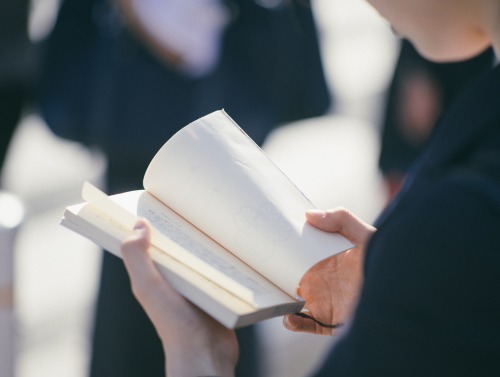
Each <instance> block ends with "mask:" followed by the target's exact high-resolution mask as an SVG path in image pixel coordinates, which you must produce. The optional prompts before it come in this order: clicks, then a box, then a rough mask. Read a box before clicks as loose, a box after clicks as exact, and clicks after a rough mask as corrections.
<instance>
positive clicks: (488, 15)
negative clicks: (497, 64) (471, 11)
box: [483, 0, 500, 60]
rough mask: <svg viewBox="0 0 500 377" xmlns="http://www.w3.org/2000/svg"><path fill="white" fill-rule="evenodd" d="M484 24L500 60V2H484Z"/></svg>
mask: <svg viewBox="0 0 500 377" xmlns="http://www.w3.org/2000/svg"><path fill="white" fill-rule="evenodd" d="M484 4H485V6H484V12H483V22H484V30H485V32H486V33H487V34H488V37H489V39H490V42H491V45H492V47H493V49H494V50H495V55H496V57H497V60H500V1H498V0H490V1H484Z"/></svg>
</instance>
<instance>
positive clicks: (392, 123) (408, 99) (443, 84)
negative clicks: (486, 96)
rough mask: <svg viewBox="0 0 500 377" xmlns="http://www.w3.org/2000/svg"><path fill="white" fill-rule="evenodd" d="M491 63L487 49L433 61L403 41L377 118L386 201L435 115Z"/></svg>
mask: <svg viewBox="0 0 500 377" xmlns="http://www.w3.org/2000/svg"><path fill="white" fill-rule="evenodd" d="M493 64H494V53H493V50H492V49H487V50H486V51H485V52H483V53H482V54H480V55H479V56H476V57H473V58H471V59H468V60H466V61H462V62H452V63H437V62H433V61H430V60H427V59H425V58H424V57H422V56H421V55H420V54H419V53H418V51H417V50H416V49H415V47H413V45H412V44H411V43H410V42H409V41H408V40H402V42H401V47H400V53H399V57H398V60H397V63H396V67H395V71H394V75H393V78H392V82H391V84H390V88H389V92H388V95H387V103H386V106H385V112H384V119H383V123H382V141H381V149H380V158H379V167H380V170H381V171H382V174H383V177H384V181H385V183H386V186H387V191H388V200H390V199H392V198H393V197H394V195H396V193H397V192H398V191H399V189H400V187H401V185H402V184H403V180H404V177H405V175H406V172H407V171H408V169H409V167H410V166H411V164H412V163H413V162H414V160H415V159H416V158H417V156H418V154H419V153H420V151H421V150H422V149H423V147H424V145H425V143H426V142H427V140H428V138H429V135H430V134H431V132H432V129H433V127H434V124H435V123H436V121H437V119H438V118H439V117H440V116H441V114H442V113H443V112H444V111H445V110H446V108H447V107H448V106H449V104H450V103H451V102H452V101H453V99H454V98H455V96H456V95H457V94H458V93H459V92H460V91H461V90H463V89H464V88H465V87H466V86H467V85H469V84H470V83H471V82H472V81H474V79H475V78H477V77H478V76H479V75H481V74H482V73H484V72H487V71H488V70H489V69H491V67H492V66H493Z"/></svg>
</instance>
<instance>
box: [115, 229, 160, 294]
mask: <svg viewBox="0 0 500 377" xmlns="http://www.w3.org/2000/svg"><path fill="white" fill-rule="evenodd" d="M150 233H151V230H150V227H149V224H148V223H147V222H146V221H145V220H139V221H138V222H137V223H136V225H135V227H134V230H133V232H132V233H131V234H129V235H128V236H127V237H126V238H125V240H124V241H123V243H122V246H121V252H122V257H123V261H124V263H125V267H126V269H127V272H128V274H129V276H130V282H131V285H132V291H133V293H134V296H135V297H136V298H137V299H138V300H139V301H140V302H141V303H144V301H145V300H148V299H149V298H150V296H151V292H155V288H156V287H157V286H158V282H159V281H161V280H162V277H161V275H160V273H159V272H158V270H157V268H156V266H155V265H154V263H153V261H152V259H151V258H150V256H149V253H148V249H149V248H150V246H151V244H150Z"/></svg>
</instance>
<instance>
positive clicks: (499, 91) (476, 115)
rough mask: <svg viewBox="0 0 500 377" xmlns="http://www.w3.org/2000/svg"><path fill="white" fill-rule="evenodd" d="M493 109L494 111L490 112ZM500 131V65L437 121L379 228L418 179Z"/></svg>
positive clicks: (380, 219)
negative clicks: (494, 130)
mask: <svg viewBox="0 0 500 377" xmlns="http://www.w3.org/2000/svg"><path fill="white" fill-rule="evenodd" d="M492 109H494V110H493V111H492ZM498 127H500V64H499V65H497V66H496V67H495V68H493V70H491V71H490V72H488V73H487V74H486V75H484V76H482V77H481V78H480V79H478V80H476V81H475V82H474V84H472V86H471V87H469V88H468V89H467V90H466V91H464V92H463V93H462V95H460V96H459V97H458V98H457V99H456V101H455V102H454V103H453V104H452V105H451V106H450V108H449V109H448V111H447V112H446V114H445V115H444V116H443V117H442V118H441V119H440V120H439V121H438V123H437V124H436V127H435V129H434V131H433V133H432V136H431V138H430V140H429V142H428V143H427V146H426V148H425V149H424V150H423V151H422V153H421V155H420V157H419V158H418V160H417V161H416V162H415V164H414V165H413V167H412V168H411V169H410V171H409V172H408V174H407V178H406V181H405V184H404V186H403V187H402V189H401V191H400V193H399V194H398V195H397V196H396V198H394V200H393V201H392V202H391V203H390V204H389V205H388V206H387V208H386V209H385V210H384V211H383V212H382V214H381V215H380V216H379V218H378V219H377V221H376V223H375V226H376V227H380V226H381V225H382V223H383V222H385V219H386V218H387V217H388V215H389V214H390V213H392V212H393V211H394V209H395V208H396V206H397V204H398V203H399V201H400V200H401V198H402V197H403V196H404V195H405V194H406V192H407V191H408V190H409V189H410V188H411V187H412V186H413V184H414V182H415V181H417V180H418V178H419V177H420V176H421V175H423V174H426V173H428V172H432V171H436V170H439V168H441V167H443V166H446V165H447V164H449V163H450V162H451V161H453V160H455V159H457V158H458V157H459V156H461V155H464V154H465V153H466V152H467V149H468V148H473V147H474V146H475V145H476V144H477V143H479V141H480V140H482V138H484V137H485V135H487V134H488V132H489V131H490V130H491V129H492V128H498Z"/></svg>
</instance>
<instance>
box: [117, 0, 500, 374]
mask: <svg viewBox="0 0 500 377" xmlns="http://www.w3.org/2000/svg"><path fill="white" fill-rule="evenodd" d="M368 2H369V3H370V4H371V5H373V6H374V7H375V8H376V9H377V10H378V11H379V13H380V14H381V15H382V16H383V17H384V18H386V19H387V20H388V22H390V23H391V25H392V26H393V29H394V30H395V31H396V32H397V33H399V34H400V35H401V36H403V37H406V38H408V39H410V40H411V41H412V42H413V43H414V44H415V46H416V47H417V49H418V50H419V51H420V53H421V54H422V55H423V56H425V57H427V58H428V59H431V60H434V61H455V60H461V59H466V58H469V57H471V56H473V55H475V54H477V53H479V52H480V51H482V50H484V49H485V48H486V47H487V46H489V45H492V46H493V47H494V49H495V50H496V52H497V56H498V52H499V51H500V0H368ZM306 219H307V221H308V222H309V223H310V224H312V225H314V226H316V227H317V228H319V229H322V230H324V231H327V232H339V233H341V234H343V235H344V236H346V237H347V238H348V239H350V240H351V241H352V242H353V243H354V244H355V245H356V248H355V249H353V250H350V251H348V252H346V253H344V254H340V255H337V256H333V257H331V258H329V259H327V260H326V261H323V262H321V263H320V264H318V265H316V266H314V267H313V268H312V269H311V270H310V271H308V272H307V273H306V274H305V275H304V277H303V278H302V280H301V282H300V286H299V289H298V294H300V295H301V296H302V297H303V298H305V299H306V301H307V309H309V311H310V314H311V315H312V316H314V317H315V318H317V319H318V320H320V321H322V322H326V323H337V322H343V321H345V320H348V319H349V317H350V315H351V313H352V310H353V307H354V306H355V304H356V302H357V298H358V296H359V289H360V286H361V282H362V278H363V277H362V263H363V255H364V250H365V245H366V244H367V242H368V240H369V238H370V236H371V235H372V234H373V233H374V232H375V229H374V228H373V227H371V226H370V225H368V224H366V223H364V222H363V221H361V220H360V219H358V218H357V217H356V216H354V215H352V214H351V213H350V212H348V211H346V210H344V209H336V210H330V211H325V212H322V211H319V212H318V211H311V212H308V213H307V214H306ZM148 248H149V226H148V224H147V223H146V222H144V221H143V220H141V221H140V222H139V223H138V224H137V227H136V230H134V232H133V233H132V234H131V235H130V236H129V237H127V239H126V240H125V241H124V242H123V245H122V252H123V259H124V262H125V265H126V267H127V270H128V272H129V274H130V277H131V282H132V289H133V291H134V294H135V296H136V297H137V299H138V300H139V302H140V303H141V305H142V306H143V307H144V309H145V311H146V312H147V314H148V315H149V317H150V318H151V320H152V322H153V323H154V325H155V327H156V330H157V332H158V334H159V336H160V338H161V340H162V342H163V347H164V350H165V354H166V355H167V354H168V357H166V360H167V365H166V372H167V374H168V376H171V377H183V376H186V377H188V376H189V377H192V376H233V375H234V367H235V365H236V362H237V358H238V344H237V342H236V338H235V335H234V333H233V332H232V331H229V330H227V329H226V328H224V327H222V326H221V325H219V324H218V323H216V322H215V321H214V320H213V319H211V318H209V317H208V316H206V315H205V314H204V313H202V312H201V311H200V310H198V309H197V308H195V307H194V306H192V305H191V304H189V303H188V302H187V301H186V300H184V299H183V298H182V297H181V296H179V295H178V294H177V293H176V292H175V291H174V290H173V289H172V288H171V287H170V286H169V285H168V282H166V281H165V280H164V279H163V278H162V277H161V276H160V275H159V273H158V271H157V270H156V268H155V267H154V265H153V263H152V262H151V259H150V258H149V255H148V252H147V250H148ZM284 325H285V327H287V328H288V329H290V330H292V331H304V332H311V333H316V334H331V333H332V332H331V330H325V329H324V328H322V327H318V326H317V325H315V324H314V322H312V321H311V320H308V319H303V318H299V317H297V316H293V315H292V316H286V317H285V318H284ZM193 355H196V357H193Z"/></svg>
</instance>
